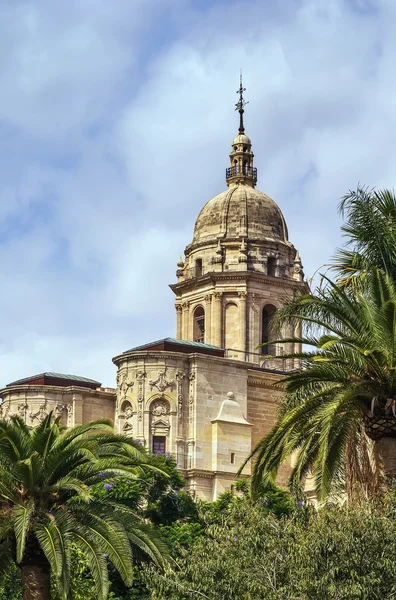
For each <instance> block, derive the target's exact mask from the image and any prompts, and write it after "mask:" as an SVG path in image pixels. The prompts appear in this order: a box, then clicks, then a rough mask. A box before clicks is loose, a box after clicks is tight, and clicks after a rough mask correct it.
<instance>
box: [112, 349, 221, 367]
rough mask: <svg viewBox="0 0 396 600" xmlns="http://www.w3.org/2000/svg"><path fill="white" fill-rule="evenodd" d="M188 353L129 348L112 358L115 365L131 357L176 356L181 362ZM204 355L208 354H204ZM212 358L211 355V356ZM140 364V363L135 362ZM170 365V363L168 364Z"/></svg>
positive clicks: (186, 357)
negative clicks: (127, 350) (129, 349)
mask: <svg viewBox="0 0 396 600" xmlns="http://www.w3.org/2000/svg"><path fill="white" fill-rule="evenodd" d="M189 356H190V353H186V352H172V351H171V350H131V351H130V352H125V353H124V354H118V355H117V356H115V357H114V358H113V359H112V360H113V363H114V364H115V365H117V366H118V365H120V364H121V363H122V362H124V361H128V360H130V359H131V358H132V359H137V358H140V359H142V358H143V359H144V358H149V359H152V358H166V357H169V358H176V359H179V360H180V361H181V362H182V361H186V360H188V357H189ZM204 356H208V355H207V354H205V355H204ZM211 358H213V356H211ZM137 364H140V363H137ZM169 366H172V365H169Z"/></svg>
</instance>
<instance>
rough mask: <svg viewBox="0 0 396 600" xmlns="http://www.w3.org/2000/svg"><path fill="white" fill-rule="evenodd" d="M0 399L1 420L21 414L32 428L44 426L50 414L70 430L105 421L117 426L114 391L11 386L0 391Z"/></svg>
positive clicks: (72, 387)
mask: <svg viewBox="0 0 396 600" xmlns="http://www.w3.org/2000/svg"><path fill="white" fill-rule="evenodd" d="M0 397H1V398H2V403H1V405H0V417H1V418H7V417H9V416H11V415H19V416H20V417H22V419H23V420H24V421H25V423H26V424H27V425H28V426H29V427H34V426H36V425H38V424H39V423H41V421H42V420H43V419H44V418H45V417H46V416H47V415H48V414H49V413H50V412H52V413H53V415H54V417H60V423H61V425H64V426H67V427H72V426H73V425H81V424H82V423H88V422H89V421H94V420H96V419H103V418H106V419H108V420H109V421H111V422H112V423H114V405H115V397H116V392H115V390H113V389H111V388H99V389H88V388H84V387H81V386H78V385H75V386H65V387H60V386H53V385H31V384H21V385H13V384H11V385H9V386H7V387H6V388H4V389H2V390H0Z"/></svg>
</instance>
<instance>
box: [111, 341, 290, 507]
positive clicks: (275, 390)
mask: <svg viewBox="0 0 396 600" xmlns="http://www.w3.org/2000/svg"><path fill="white" fill-rule="evenodd" d="M114 362H115V363H116V364H117V366H118V369H119V370H118V375H117V381H118V389H117V409H116V412H117V416H116V427H117V428H118V429H119V431H124V432H125V433H126V434H129V435H133V436H134V437H137V439H139V440H140V441H141V442H142V443H143V444H145V445H146V446H147V447H149V448H151V444H152V432H153V426H154V427H155V426H156V422H157V425H158V423H159V422H160V423H159V430H158V431H160V434H161V435H164V436H166V440H167V442H166V449H167V451H169V452H170V453H172V454H174V455H175V456H176V457H177V459H178V466H179V468H181V469H182V470H183V473H184V476H185V478H186V480H187V489H188V490H189V491H190V492H191V493H192V494H193V495H194V496H196V495H197V496H199V497H200V498H203V499H206V500H210V501H211V500H215V499H216V498H217V497H218V495H219V494H220V493H222V491H225V490H229V489H231V486H232V485H233V484H234V482H235V476H236V473H237V471H238V469H239V467H240V466H241V465H242V463H243V462H244V460H245V459H246V457H247V456H248V454H249V453H250V451H251V449H252V447H254V445H255V444H256V443H257V441H258V440H259V439H261V438H262V437H263V435H265V434H266V433H267V432H268V431H269V430H270V429H271V427H272V426H273V425H274V423H275V420H276V415H277V409H278V404H279V401H280V398H281V394H282V390H281V388H280V385H279V384H280V381H281V376H280V375H277V374H272V373H269V372H265V371H261V370H258V369H252V365H251V364H249V363H246V362H243V361H238V360H230V359H224V358H218V357H214V356H206V355H204V354H198V353H192V354H184V353H177V352H159V351H146V352H138V351H137V352H133V351H131V352H129V353H126V354H124V355H121V356H119V357H116V358H115V359H114ZM230 392H232V394H231V395H230ZM231 396H232V398H231ZM152 402H154V403H155V402H160V403H163V405H164V407H165V408H166V410H164V414H162V415H161V414H160V415H158V416H155V415H153V413H152V410H151V409H150V406H151V405H152ZM230 402H231V404H230ZM227 403H228V404H227ZM126 406H130V407H131V410H130V411H129V412H128V414H126ZM139 407H140V408H139ZM230 407H231V408H230ZM234 409H235V411H236V412H235V411H234V412H233V410H234ZM139 415H140V417H141V418H140V419H139ZM236 415H237V416H236ZM153 419H154V422H153ZM231 454H233V457H231ZM250 468H251V466H250V464H248V465H247V466H246V467H245V469H244V475H245V476H247V475H249V474H250ZM288 471H289V467H288V466H287V465H286V466H285V467H284V468H283V469H282V470H281V479H280V481H281V483H284V482H285V479H286V476H287V473H288Z"/></svg>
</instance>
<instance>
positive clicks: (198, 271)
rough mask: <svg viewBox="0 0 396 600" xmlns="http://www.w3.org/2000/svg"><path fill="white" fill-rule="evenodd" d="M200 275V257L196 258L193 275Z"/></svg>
mask: <svg viewBox="0 0 396 600" xmlns="http://www.w3.org/2000/svg"><path fill="white" fill-rule="evenodd" d="M201 275H202V258H197V260H196V261H195V277H201Z"/></svg>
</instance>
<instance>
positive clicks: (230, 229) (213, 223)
mask: <svg viewBox="0 0 396 600" xmlns="http://www.w3.org/2000/svg"><path fill="white" fill-rule="evenodd" d="M219 236H220V237H222V238H223V239H224V238H225V239H227V238H239V237H244V238H247V239H255V240H274V241H282V242H287V240H288V232H287V227H286V223H285V219H284V217H283V215H282V212H281V210H280V208H279V206H278V205H277V204H276V203H275V202H274V201H273V200H272V199H271V198H270V197H269V196H267V195H266V194H264V193H263V192H260V191H259V190H256V189H254V188H253V187H251V186H249V185H243V184H241V185H237V186H234V187H231V188H230V189H228V190H226V191H225V192H222V193H221V194H219V195H218V196H215V197H214V198H212V199H211V200H209V202H207V203H206V204H205V206H204V207H203V209H202V210H201V212H200V213H199V215H198V219H197V221H196V223H195V228H194V239H193V243H197V242H201V241H205V240H208V241H209V240H211V239H217V238H218V237H219Z"/></svg>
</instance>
